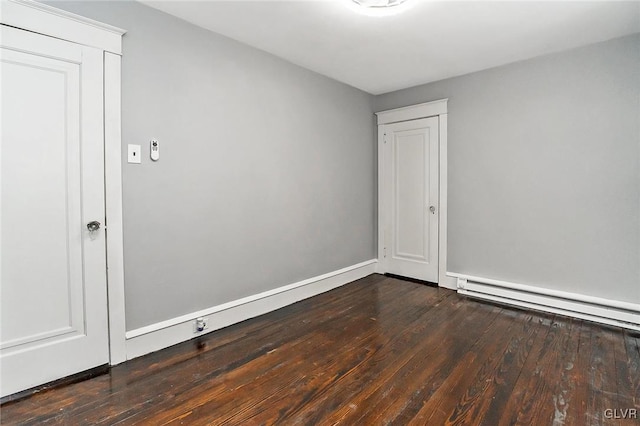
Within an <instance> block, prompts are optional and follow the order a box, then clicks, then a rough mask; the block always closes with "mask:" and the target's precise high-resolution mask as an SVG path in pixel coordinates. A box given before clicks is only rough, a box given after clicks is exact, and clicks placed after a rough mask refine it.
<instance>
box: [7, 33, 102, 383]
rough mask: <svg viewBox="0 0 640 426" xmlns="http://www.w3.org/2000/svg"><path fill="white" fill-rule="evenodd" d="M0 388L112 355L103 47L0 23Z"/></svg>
mask: <svg viewBox="0 0 640 426" xmlns="http://www.w3.org/2000/svg"><path fill="white" fill-rule="evenodd" d="M0 30H1V34H0V45H1V47H0V60H1V70H0V73H1V86H0V90H1V93H2V101H1V108H2V109H1V126H2V128H1V136H2V138H1V143H0V155H1V179H2V181H1V209H0V210H1V215H2V216H1V226H0V240H1V247H0V250H1V256H0V258H1V263H0V268H1V271H0V272H1V273H0V276H1V281H0V309H1V311H0V316H1V321H0V369H1V371H0V376H1V379H0V392H1V395H2V396H6V395H10V394H12V393H15V392H18V391H21V390H24V389H28V388H30V387H33V386H37V385H40V384H43V383H46V382H48V381H51V380H55V379H58V378H61V377H64V376H67V375H70V374H74V373H77V372H80V371H84V370H87V369H90V368H93V367H96V366H99V365H103V364H106V363H108V361H109V352H108V325H107V297H106V265H105V263H106V261H105V238H104V230H103V229H102V228H101V229H98V230H96V231H93V232H90V231H89V230H88V229H87V223H88V222H91V221H98V222H100V223H104V218H105V213H104V211H105V209H104V154H103V152H104V151H103V54H102V51H101V50H99V49H94V48H90V47H85V46H80V45H77V44H73V43H69V42H65V41H61V40H58V39H54V38H50V37H45V36H42V35H39V34H35V33H31V32H27V31H22V30H18V29H15V28H11V27H6V26H1V27H0Z"/></svg>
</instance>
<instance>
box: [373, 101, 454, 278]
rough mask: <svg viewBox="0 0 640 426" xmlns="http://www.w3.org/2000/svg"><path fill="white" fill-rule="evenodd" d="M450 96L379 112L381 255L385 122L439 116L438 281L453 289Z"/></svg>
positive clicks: (380, 254)
mask: <svg viewBox="0 0 640 426" xmlns="http://www.w3.org/2000/svg"><path fill="white" fill-rule="evenodd" d="M448 101H449V100H448V99H440V100H437V101H432V102H425V103H422V104H417V105H411V106H406V107H402V108H395V109H391V110H386V111H380V112H377V113H376V116H377V117H378V259H382V258H383V256H384V253H383V250H384V247H383V246H384V244H383V242H384V241H385V235H384V223H383V221H384V218H383V216H384V215H383V214H381V212H382V211H383V208H384V206H383V197H382V194H381V191H382V188H383V184H384V182H383V179H384V158H383V139H384V131H383V129H382V126H383V125H385V124H391V123H398V122H402V121H409V120H418V119H421V118H427V117H438V120H439V121H438V126H439V132H440V133H439V135H438V136H439V137H438V139H439V151H438V152H439V157H440V158H439V159H438V160H439V161H438V163H439V164H438V169H439V170H438V178H439V191H438V193H439V195H438V197H439V207H438V210H439V215H438V219H439V220H438V285H439V286H440V287H444V288H448V289H451V290H455V289H456V280H455V279H454V278H452V277H449V276H447V200H448V198H447V170H448V168H447V162H448V160H447V155H448V151H447V137H448V133H447V125H448V113H447V111H448ZM377 272H378V273H381V274H384V273H385V272H386V271H385V270H384V267H383V262H379V263H378V271H377Z"/></svg>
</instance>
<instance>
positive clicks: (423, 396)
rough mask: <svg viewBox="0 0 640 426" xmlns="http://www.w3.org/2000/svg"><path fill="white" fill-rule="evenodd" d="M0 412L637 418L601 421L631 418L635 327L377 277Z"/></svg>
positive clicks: (351, 421)
mask: <svg viewBox="0 0 640 426" xmlns="http://www.w3.org/2000/svg"><path fill="white" fill-rule="evenodd" d="M34 368H37V367H34ZM0 409H1V414H0V415H1V422H2V424H7V425H9V424H21V425H22V424H67V425H84V424H92V425H93V424H106V425H113V424H150V425H163V424H176V425H177V424H185V425H199V424H216V425H218V424H220V425H221V424H227V425H254V424H256V425H257V424H301V425H325V424H327V425H331V424H337V423H340V424H346V425H378V424H398V425H403V424H417V425H442V424H470V425H475V424H483V425H492V426H493V425H512V424H522V425H536V426H538V425H561V424H566V425H602V424H607V425H608V424H621V425H635V424H639V423H640V420H638V419H635V420H634V419H620V418H618V419H615V418H614V419H609V418H607V417H622V415H623V414H624V415H626V416H627V417H628V414H630V413H633V411H628V410H629V409H632V410H633V409H635V410H637V411H638V417H640V334H638V333H635V332H630V331H624V330H622V329H618V328H610V327H605V326H601V325H598V324H593V323H590V322H586V321H582V320H576V319H571V318H566V317H562V316H554V315H551V314H545V313H539V312H531V311H524V310H518V309H514V308H508V307H502V306H497V305H492V304H487V303H483V302H478V301H474V300H470V299H466V298H463V297H460V296H458V295H457V294H456V293H455V292H453V291H450V290H441V289H437V288H432V287H428V286H424V285H420V284H416V283H411V282H406V281H400V280H397V279H393V278H387V277H384V276H381V275H372V276H369V277H367V278H364V279H362V280H359V281H356V282H354V283H351V284H348V285H346V286H344V287H341V288H339V289H336V290H334V291H331V292H328V293H325V294H322V295H320V296H316V297H314V298H312V299H308V300H305V301H302V302H299V303H296V304H294V305H292V306H288V307H286V308H283V309H280V310H278V311H276V312H272V313H270V314H267V315H264V316H261V317H258V318H255V319H252V320H249V321H245V322H243V323H241V324H237V325H234V326H232V327H228V328H226V329H223V330H219V331H216V332H213V333H210V334H208V335H206V336H203V337H201V338H199V339H198V340H194V341H190V342H186V343H183V344H180V345H176V346H173V347H171V348H168V349H165V350H163V351H160V352H156V353H153V354H150V355H147V356H145V357H142V358H138V359H135V360H132V361H129V362H127V363H125V364H122V365H119V366H117V367H114V368H113V369H111V371H110V373H109V374H105V375H102V376H99V377H95V378H93V379H90V380H86V381H84V382H80V383H75V384H71V385H67V386H64V387H60V388H56V389H53V390H47V391H44V392H41V393H37V394H35V395H33V396H31V397H29V398H26V399H23V400H20V401H16V402H10V403H7V404H5V405H3V406H2V407H0ZM623 410H627V411H623ZM625 413H626V414H625Z"/></svg>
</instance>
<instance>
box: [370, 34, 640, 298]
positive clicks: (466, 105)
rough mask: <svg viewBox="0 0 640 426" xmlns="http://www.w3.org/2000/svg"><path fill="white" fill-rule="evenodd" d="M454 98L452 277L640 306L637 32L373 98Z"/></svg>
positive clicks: (394, 101) (384, 101)
mask: <svg viewBox="0 0 640 426" xmlns="http://www.w3.org/2000/svg"><path fill="white" fill-rule="evenodd" d="M441 98H449V117H448V118H449V127H448V130H449V138H448V146H449V175H448V183H449V205H448V208H449V217H448V220H449V230H448V244H449V246H448V259H449V261H448V270H449V271H451V272H458V273H463V274H468V275H475V276H480V277H485V278H493V279H498V280H504V281H510V282H515V283H521V284H528V285H534V286H539V287H544V288H550V289H557V290H563V291H568V292H574V293H580V294H585V295H591V296H599V297H603V298H608V299H614V300H623V301H628V302H635V303H639V302H640V35H637V34H636V35H634V36H629V37H624V38H620V39H615V40H611V41H608V42H603V43H599V44H595V45H591V46H587V47H583V48H579V49H574V50H571V51H567V52H564V53H560V54H554V55H550V56H545V57H540V58H537V59H532V60H529V61H525V62H520V63H515V64H511V65H507V66H503V67H499V68H494V69H490V70H486V71H482V72H477V73H473V74H469V75H465V76H461V77H457V78H452V79H448V80H443V81H440V82H435V83H431V84H426V85H423V86H418V87H414V88H411V89H406V90H402V91H398V92H393V93H388V94H385V95H380V96H377V97H376V98H375V101H374V102H375V110H376V111H382V110H386V109H391V108H396V107H401V106H406V105H412V104H416V103H421V102H426V101H431V100H436V99H441Z"/></svg>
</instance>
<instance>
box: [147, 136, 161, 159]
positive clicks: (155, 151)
mask: <svg viewBox="0 0 640 426" xmlns="http://www.w3.org/2000/svg"><path fill="white" fill-rule="evenodd" d="M149 153H150V154H151V159H152V160H153V161H158V160H159V159H160V142H158V140H157V139H151V143H150V144H149Z"/></svg>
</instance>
